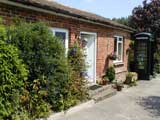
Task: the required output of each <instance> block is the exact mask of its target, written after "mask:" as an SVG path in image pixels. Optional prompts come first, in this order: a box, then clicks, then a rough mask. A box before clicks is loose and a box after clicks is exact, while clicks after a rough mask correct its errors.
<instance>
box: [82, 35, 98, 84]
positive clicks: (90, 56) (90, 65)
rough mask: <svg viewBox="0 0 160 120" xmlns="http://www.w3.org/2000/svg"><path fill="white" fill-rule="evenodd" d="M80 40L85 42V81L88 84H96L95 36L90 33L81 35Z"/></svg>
mask: <svg viewBox="0 0 160 120" xmlns="http://www.w3.org/2000/svg"><path fill="white" fill-rule="evenodd" d="M81 39H82V40H85V41H86V46H85V54H86V64H87V79H88V81H89V83H96V57H95V56H96V54H95V52H96V45H95V41H96V35H95V34H91V33H81Z"/></svg>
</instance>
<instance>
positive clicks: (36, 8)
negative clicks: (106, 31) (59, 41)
mask: <svg viewBox="0 0 160 120" xmlns="http://www.w3.org/2000/svg"><path fill="white" fill-rule="evenodd" d="M0 3H3V4H7V5H12V6H16V7H20V8H25V9H30V10H34V11H37V12H43V13H47V14H51V15H57V16H61V17H65V18H72V19H74V20H78V21H82V22H87V23H91V24H95V25H100V26H103V27H108V28H113V29H118V30H123V31H126V32H130V33H133V32H134V30H129V29H127V28H126V29H125V28H121V27H116V26H112V25H107V24H104V23H100V22H95V21H92V20H89V19H84V18H79V17H74V16H71V15H67V14H63V13H60V12H54V11H51V10H46V9H43V8H38V7H34V6H30V5H24V4H21V3H17V2H13V1H9V0H0Z"/></svg>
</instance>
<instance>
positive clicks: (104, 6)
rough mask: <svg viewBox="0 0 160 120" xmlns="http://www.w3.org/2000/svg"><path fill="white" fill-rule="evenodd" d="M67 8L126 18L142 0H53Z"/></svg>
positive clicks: (109, 16) (108, 16)
mask: <svg viewBox="0 0 160 120" xmlns="http://www.w3.org/2000/svg"><path fill="white" fill-rule="evenodd" d="M55 1H57V2H59V3H63V4H65V5H67V6H70V7H74V8H78V9H82V10H85V11H89V12H93V13H96V14H99V15H102V16H104V17H107V18H113V17H116V18H118V17H126V16H128V15H130V14H131V13H132V10H133V8H134V7H135V6H138V5H141V4H142V1H143V0H55Z"/></svg>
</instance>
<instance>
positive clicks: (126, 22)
mask: <svg viewBox="0 0 160 120" xmlns="http://www.w3.org/2000/svg"><path fill="white" fill-rule="evenodd" d="M130 19H131V16H128V17H121V18H113V19H112V20H113V21H115V22H118V23H120V24H123V25H126V26H129V27H130V26H131V25H130Z"/></svg>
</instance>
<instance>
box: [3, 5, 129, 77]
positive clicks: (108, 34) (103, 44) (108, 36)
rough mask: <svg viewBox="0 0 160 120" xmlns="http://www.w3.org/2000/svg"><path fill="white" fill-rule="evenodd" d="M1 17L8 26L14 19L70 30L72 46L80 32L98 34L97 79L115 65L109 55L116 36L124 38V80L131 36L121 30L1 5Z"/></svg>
mask: <svg viewBox="0 0 160 120" xmlns="http://www.w3.org/2000/svg"><path fill="white" fill-rule="evenodd" d="M0 16H1V17H3V19H4V20H5V22H6V23H7V24H8V23H10V22H11V21H12V18H13V17H20V18H23V19H26V20H27V21H28V22H34V21H44V22H46V23H47V24H48V25H49V26H51V27H58V28H65V29H68V30H69V37H70V45H71V44H72V43H73V42H74V41H75V39H76V37H77V36H79V34H80V31H86V32H96V33H97V65H96V68H97V69H96V71H97V78H100V77H101V76H102V75H104V72H105V70H106V68H107V67H108V66H111V65H113V62H112V61H111V60H109V59H108V57H107V56H108V55H109V54H111V53H112V52H113V51H114V38H113V37H114V35H121V36H124V38H125V42H124V58H123V64H121V65H116V66H115V69H116V73H117V79H119V80H124V79H125V74H126V73H127V64H128V63H127V61H128V55H127V49H128V47H129V38H130V34H129V33H127V32H124V31H121V30H116V29H111V28H106V27H102V26H98V25H94V24H90V23H85V22H81V21H78V20H73V19H70V18H65V17H60V16H56V15H51V14H46V13H40V12H36V11H33V10H29V9H24V8H18V7H14V6H8V5H4V4H1V3H0Z"/></svg>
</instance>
